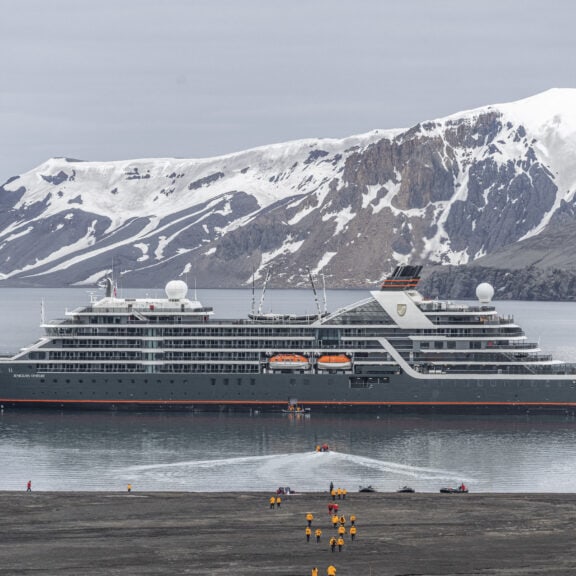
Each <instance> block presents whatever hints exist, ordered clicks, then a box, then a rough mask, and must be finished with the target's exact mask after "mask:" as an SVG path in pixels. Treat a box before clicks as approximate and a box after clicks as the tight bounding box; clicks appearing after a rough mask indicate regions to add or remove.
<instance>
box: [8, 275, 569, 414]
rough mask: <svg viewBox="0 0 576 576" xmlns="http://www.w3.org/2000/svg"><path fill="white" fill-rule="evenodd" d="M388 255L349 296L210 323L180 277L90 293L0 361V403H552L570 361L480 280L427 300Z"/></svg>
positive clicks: (444, 408)
mask: <svg viewBox="0 0 576 576" xmlns="http://www.w3.org/2000/svg"><path fill="white" fill-rule="evenodd" d="M420 273H421V266H409V265H405V266H399V267H397V268H396V269H395V270H394V272H393V273H392V274H391V275H390V276H389V277H388V278H387V279H386V280H384V282H383V284H382V286H381V287H380V289H378V290H374V291H372V292H370V293H369V296H368V297H367V298H365V299H363V300H361V301H359V302H356V303H355V304H353V305H350V306H347V307H344V308H341V309H339V310H336V311H335V312H332V313H320V311H319V312H318V314H317V315H312V316H302V315H294V316H292V315H289V314H281V315H270V314H249V315H247V317H246V318H244V319H234V320H220V319H219V320H216V319H214V318H213V310H212V308H210V307H207V306H203V305H202V304H201V303H200V302H199V301H197V300H195V299H189V298H188V287H187V285H186V283H185V282H183V281H181V280H175V281H171V282H169V283H168V284H167V286H166V290H165V292H166V298H137V299H136V298H119V297H117V296H116V291H115V288H114V286H113V283H112V281H111V280H108V281H107V286H106V292H105V294H104V295H103V297H101V298H94V297H93V298H92V301H91V302H90V303H89V304H87V305H86V306H84V307H80V308H77V309H75V310H73V311H71V312H67V314H66V318H64V319H62V320H56V321H51V322H45V323H43V329H44V336H43V337H42V338H41V339H39V340H38V341H37V342H36V343H35V344H33V345H31V346H29V347H27V348H25V349H23V350H21V351H20V352H19V353H17V354H15V355H14V356H12V357H9V358H2V359H0V404H1V406H2V407H4V408H6V407H18V406H20V407H51V408H57V409H62V408H66V407H69V408H74V409H97V408H101V409H122V408H126V409H136V410H143V409H172V410H194V411H208V410H212V411H260V412H282V411H283V410H284V411H285V409H286V407H287V406H290V405H292V406H300V407H306V409H307V410H309V411H312V413H314V412H316V411H319V412H320V411H324V412H336V411H343V412H344V411H348V412H364V411H373V412H381V413H385V412H392V411H407V412H417V411H433V412H437V413H440V412H458V413H470V412H479V413H495V412H520V413H526V412H530V413H534V412H560V413H573V412H574V411H575V409H576V367H575V366H574V365H572V364H568V363H564V362H560V361H556V360H554V359H553V358H552V357H551V356H550V355H548V354H544V353H542V351H541V350H540V349H539V347H538V345H537V344H536V343H531V342H529V341H528V340H527V338H526V335H525V334H524V332H523V330H522V329H521V328H520V327H519V326H518V325H517V324H515V323H514V320H513V318H512V317H510V316H501V315H499V314H498V312H497V311H496V309H495V307H494V306H493V304H492V297H493V293H494V291H493V289H492V287H491V286H490V285H489V284H481V285H480V286H478V289H477V292H476V293H477V297H478V303H477V304H475V305H464V304H461V303H452V302H447V301H439V300H430V299H427V298H425V297H423V296H422V294H420V292H418V290H417V285H418V281H419V279H420Z"/></svg>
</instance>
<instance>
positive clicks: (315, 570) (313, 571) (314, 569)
mask: <svg viewBox="0 0 576 576" xmlns="http://www.w3.org/2000/svg"><path fill="white" fill-rule="evenodd" d="M311 576H318V568H316V566H314V568H312V575H311Z"/></svg>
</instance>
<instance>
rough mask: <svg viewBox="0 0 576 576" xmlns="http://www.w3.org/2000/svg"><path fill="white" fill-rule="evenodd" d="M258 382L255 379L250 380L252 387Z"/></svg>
mask: <svg viewBox="0 0 576 576" xmlns="http://www.w3.org/2000/svg"><path fill="white" fill-rule="evenodd" d="M255 385H256V380H255V379H254V378H250V386H255Z"/></svg>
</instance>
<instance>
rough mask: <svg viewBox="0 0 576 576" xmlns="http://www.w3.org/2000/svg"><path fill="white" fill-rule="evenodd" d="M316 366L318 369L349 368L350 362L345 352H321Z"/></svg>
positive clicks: (350, 366)
mask: <svg viewBox="0 0 576 576" xmlns="http://www.w3.org/2000/svg"><path fill="white" fill-rule="evenodd" d="M317 366H318V369H319V370H350V368H352V362H351V360H350V358H348V356H346V354H323V355H322V356H320V358H318V362H317Z"/></svg>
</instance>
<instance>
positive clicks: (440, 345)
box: [434, 341, 444, 350]
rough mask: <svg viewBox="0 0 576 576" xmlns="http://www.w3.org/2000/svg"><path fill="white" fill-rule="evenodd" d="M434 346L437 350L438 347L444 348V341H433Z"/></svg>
mask: <svg viewBox="0 0 576 576" xmlns="http://www.w3.org/2000/svg"><path fill="white" fill-rule="evenodd" d="M434 348H436V349H437V350H439V349H440V348H444V342H438V341H436V342H434Z"/></svg>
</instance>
